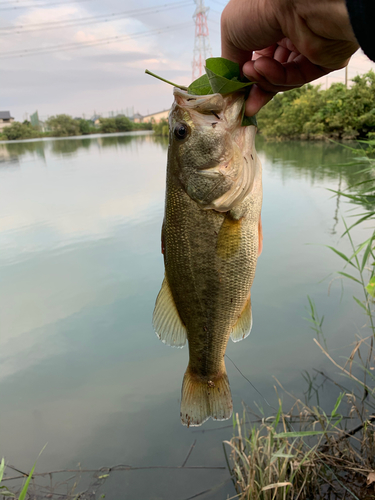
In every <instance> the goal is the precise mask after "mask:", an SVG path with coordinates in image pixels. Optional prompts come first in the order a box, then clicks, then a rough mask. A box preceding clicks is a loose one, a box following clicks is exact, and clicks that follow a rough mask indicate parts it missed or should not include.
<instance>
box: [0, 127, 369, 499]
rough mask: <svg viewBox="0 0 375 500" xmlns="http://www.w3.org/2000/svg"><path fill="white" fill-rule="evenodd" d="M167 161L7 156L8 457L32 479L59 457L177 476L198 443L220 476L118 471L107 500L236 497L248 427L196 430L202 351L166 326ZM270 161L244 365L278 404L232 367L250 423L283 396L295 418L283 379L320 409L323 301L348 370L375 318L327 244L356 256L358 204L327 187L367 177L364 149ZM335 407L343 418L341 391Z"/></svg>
mask: <svg viewBox="0 0 375 500" xmlns="http://www.w3.org/2000/svg"><path fill="white" fill-rule="evenodd" d="M166 148H167V144H166V142H165V141H164V140H162V139H158V138H156V137H153V136H152V135H150V134H133V135H132V134H122V135H121V134H120V135H114V136H96V137H92V138H72V139H63V140H56V139H55V140H37V141H30V142H19V143H7V144H5V143H3V144H0V248H1V252H0V401H1V413H0V415H1V417H0V418H1V421H0V455H1V456H5V457H6V459H7V461H8V463H10V464H12V465H14V466H15V467H16V468H18V469H20V470H21V471H22V470H30V468H31V465H32V464H33V463H34V461H35V459H36V458H37V456H38V454H39V452H40V450H41V449H42V448H43V446H44V445H45V444H46V443H48V444H47V446H46V448H45V450H44V451H43V453H42V455H41V456H40V458H39V459H38V464H37V471H38V472H45V471H51V470H57V469H67V468H69V469H77V464H80V466H81V467H82V468H83V469H98V468H100V467H103V466H114V465H117V464H127V465H132V466H134V467H149V466H172V467H173V466H180V465H181V464H182V463H183V462H184V460H185V457H186V455H187V453H188V451H189V448H190V446H191V444H192V443H193V442H194V440H196V445H195V447H194V450H193V452H192V454H191V456H190V458H189V460H188V462H187V466H205V467H216V469H201V470H199V469H186V470H181V469H180V470H179V469H168V468H164V469H163V468H161V469H160V468H159V469H157V468H151V469H140V470H135V471H117V472H112V473H111V474H110V475H109V477H108V478H106V481H105V482H104V484H103V485H102V486H101V488H100V491H98V492H97V498H99V497H100V495H101V494H105V495H106V499H107V500H108V499H110V500H112V499H113V500H118V499H120V498H121V499H129V500H133V499H135V498H139V499H147V500H148V499H150V500H156V499H163V500H186V499H188V498H190V497H192V496H193V495H196V494H198V493H200V492H202V491H205V490H209V489H210V488H212V487H214V486H215V487H216V486H217V487H218V488H217V489H216V490H214V491H210V492H208V493H207V494H205V495H202V496H201V498H210V499H219V498H221V499H224V498H227V495H229V496H232V495H234V494H235V491H234V488H233V486H232V485H231V483H230V482H228V481H227V480H228V477H229V475H228V472H227V470H226V469H225V466H226V465H225V458H224V454H223V449H222V441H223V440H225V439H230V438H231V436H232V428H231V421H229V422H212V421H211V420H210V421H209V422H207V423H205V424H204V426H203V427H201V428H189V429H187V428H185V427H183V426H182V425H181V424H180V416H179V405H180V390H181V383H182V378H183V374H184V372H185V369H186V366H187V361H188V351H187V348H184V349H172V348H170V347H167V346H165V345H164V344H162V343H161V342H160V341H159V340H158V338H157V337H156V335H155V334H154V332H153V329H152V325H151V318H152V312H153V307H154V303H155V298H156V296H157V293H158V291H159V287H160V285H161V282H162V278H163V259H162V255H161V253H160V229H161V223H162V218H163V210H164V206H163V205H164V188H165V168H166V155H167V149H166ZM257 148H258V152H259V155H260V158H261V161H262V164H263V169H264V170H263V171H264V174H263V185H264V201H263V211H262V221H263V233H264V242H263V253H262V255H261V257H260V258H259V260H258V266H257V272H256V278H255V282H254V285H253V288H252V305H253V315H254V326H253V330H252V333H251V335H250V337H249V338H248V339H246V340H245V341H243V342H241V343H239V344H233V343H232V342H231V341H230V342H229V344H228V349H227V353H228V355H229V356H230V358H231V359H232V360H233V361H234V362H235V363H236V365H237V366H238V367H239V369H240V370H241V371H242V373H243V374H244V375H245V376H246V377H247V378H248V379H250V381H251V382H252V384H253V385H254V386H255V387H256V388H257V390H258V391H259V392H260V393H261V394H262V396H260V395H259V393H258V392H256V391H255V389H254V388H253V387H252V386H251V385H249V383H248V382H247V381H246V380H245V379H244V378H243V377H242V376H241V375H240V373H239V372H238V371H237V370H236V368H235V367H234V366H233V365H232V363H231V362H230V361H229V360H227V361H226V364H227V370H228V375H229V380H230V384H231V389H232V395H233V401H234V410H235V412H239V413H240V414H242V401H243V402H245V403H246V404H247V405H249V406H250V407H251V408H252V409H254V410H255V411H258V412H259V411H260V410H258V409H257V406H258V407H261V408H263V409H264V411H266V412H268V413H269V412H270V411H272V410H270V409H268V408H267V402H266V401H265V399H266V400H267V401H268V402H269V404H270V405H272V406H277V398H276V395H275V390H274V385H275V380H274V378H273V377H276V378H277V379H278V380H279V381H280V382H281V383H282V384H283V386H284V387H285V388H286V389H287V390H288V391H290V392H292V393H294V394H296V395H297V396H303V391H304V390H306V384H305V381H304V380H303V377H302V375H301V374H302V372H303V371H304V370H307V371H309V372H311V373H312V370H313V368H319V369H325V370H327V372H328V370H330V369H331V366H330V365H329V361H327V360H326V358H325V357H324V356H323V355H322V354H321V352H320V350H319V348H318V347H317V346H316V345H315V344H314V342H313V336H314V334H313V332H312V330H311V329H310V325H309V323H308V322H307V321H306V320H305V319H304V318H306V317H307V316H308V312H307V310H306V308H307V306H308V299H307V296H308V295H309V296H310V297H312V298H313V300H314V301H315V303H316V306H317V309H318V312H319V313H320V315H323V314H324V315H325V320H324V327H325V334H326V337H327V343H328V344H329V345H330V346H331V347H333V349H334V353H335V354H337V355H338V356H339V355H341V353H343V352H344V348H345V347H346V346H348V345H349V344H350V343H351V342H352V341H353V340H354V333H356V332H357V330H356V328H359V327H360V326H361V325H362V324H363V323H364V322H365V320H364V319H363V316H361V312H360V308H359V307H358V306H356V305H355V303H354V301H353V299H352V295H354V294H357V295H359V293H360V291H358V290H357V288H356V284H355V283H353V282H345V287H344V291H343V292H342V288H341V284H340V280H337V279H336V280H335V281H334V282H333V283H332V284H331V285H330V282H331V280H332V279H333V278H335V277H337V275H335V274H334V273H335V271H338V270H342V264H343V261H341V260H340V259H339V258H338V257H337V256H336V255H335V254H334V253H333V252H331V251H330V250H328V249H327V248H325V247H324V246H323V245H333V246H337V247H338V248H339V249H340V250H341V251H343V252H348V253H350V249H349V242H348V241H347V240H346V239H341V238H340V236H341V234H342V233H343V231H344V229H343V223H342V220H341V216H342V215H344V216H345V217H347V216H349V215H350V213H349V212H348V211H349V209H350V205H349V204H347V203H344V201H342V200H339V203H338V202H337V198H336V197H334V196H333V193H332V192H330V191H328V190H327V188H330V189H337V188H338V187H339V186H341V187H342V188H343V187H345V185H346V183H347V182H350V181H353V179H355V180H357V178H356V177H353V175H354V172H353V167H340V166H337V164H338V163H343V162H347V161H349V159H350V157H351V153H350V151H349V150H348V149H345V148H343V147H342V146H340V145H336V144H328V143H300V142H292V143H276V144H275V143H266V142H264V141H262V140H261V138H258V143H257ZM363 232H364V231H363V229H361V230H358V231H357V233H354V236H355V237H356V238H357V240H358V242H359V241H363V240H365V239H366V234H362V233H363ZM329 285H330V286H329ZM328 291H329V292H330V293H328ZM333 371H334V370H333ZM280 392H282V391H280ZM324 398H326V403H327V404H328V406H329V405H330V404H331V403H332V402H331V401H330V392H329V390H327V391H326V392H325V393H324V394H323V403H324ZM284 401H285V405H287V404H288V401H289V400H288V398H287V397H286V396H284ZM331 407H332V405H331ZM202 431H204V432H202ZM217 467H223V468H217ZM11 473H12V471H10V470H8V471H7V474H8V476H9V475H12V474H11ZM88 475H90V474H89V473H86V476H85V473H83V474H82V477H83V480H82V481H86V482H87V481H88V480H87V476H88ZM57 476H58V475H55V476H54V480H56V481H57V480H59V477H57ZM91 477H92V475H91ZM85 478H86V479H85ZM221 483H224V484H221ZM79 490H80V488H79V487H78V490H77V491H79ZM56 498H57V497H56Z"/></svg>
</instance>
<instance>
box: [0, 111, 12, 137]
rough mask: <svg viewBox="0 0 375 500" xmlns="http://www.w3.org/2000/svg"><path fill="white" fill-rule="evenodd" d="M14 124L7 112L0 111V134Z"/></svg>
mask: <svg viewBox="0 0 375 500" xmlns="http://www.w3.org/2000/svg"><path fill="white" fill-rule="evenodd" d="M12 122H14V118H13V117H12V116H10V112H9V111H0V132H1V131H2V130H3V129H4V128H5V127H9V125H11V124H12Z"/></svg>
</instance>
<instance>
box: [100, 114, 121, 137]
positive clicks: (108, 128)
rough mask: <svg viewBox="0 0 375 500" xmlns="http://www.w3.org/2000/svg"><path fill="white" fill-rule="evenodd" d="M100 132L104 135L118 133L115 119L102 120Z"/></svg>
mask: <svg viewBox="0 0 375 500" xmlns="http://www.w3.org/2000/svg"><path fill="white" fill-rule="evenodd" d="M99 122H100V132H101V133H102V134H112V133H113V132H117V127H116V120H115V118H100V119H99Z"/></svg>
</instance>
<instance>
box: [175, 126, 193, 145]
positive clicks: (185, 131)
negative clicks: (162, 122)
mask: <svg viewBox="0 0 375 500" xmlns="http://www.w3.org/2000/svg"><path fill="white" fill-rule="evenodd" d="M189 131H190V130H189V127H188V126H187V125H186V123H177V124H176V125H175V127H174V131H173V132H174V135H175V137H176V139H178V140H180V141H182V140H183V139H186V137H187V136H188V135H189Z"/></svg>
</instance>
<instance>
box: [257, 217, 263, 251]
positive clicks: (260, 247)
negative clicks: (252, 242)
mask: <svg viewBox="0 0 375 500" xmlns="http://www.w3.org/2000/svg"><path fill="white" fill-rule="evenodd" d="M262 250H263V228H262V217H261V216H260V215H259V222H258V257H259V255H260V254H261V253H262Z"/></svg>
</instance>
